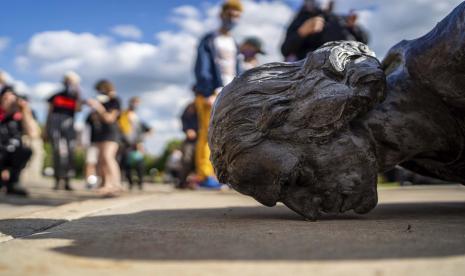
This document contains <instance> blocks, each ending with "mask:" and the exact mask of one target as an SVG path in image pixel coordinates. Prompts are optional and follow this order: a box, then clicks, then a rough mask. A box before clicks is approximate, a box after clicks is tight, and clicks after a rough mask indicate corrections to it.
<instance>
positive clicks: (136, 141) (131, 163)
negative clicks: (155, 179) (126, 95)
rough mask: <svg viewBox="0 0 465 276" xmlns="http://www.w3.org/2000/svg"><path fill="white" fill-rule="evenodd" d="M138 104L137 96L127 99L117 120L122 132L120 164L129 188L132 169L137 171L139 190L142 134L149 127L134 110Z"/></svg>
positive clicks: (142, 166)
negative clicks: (126, 104) (127, 102)
mask: <svg viewBox="0 0 465 276" xmlns="http://www.w3.org/2000/svg"><path fill="white" fill-rule="evenodd" d="M139 105H140V99H139V97H132V98H131V99H129V106H128V109H126V110H125V111H123V112H122V113H121V116H120V118H119V120H118V124H119V128H120V131H121V134H122V149H121V150H120V152H121V155H122V158H121V166H122V168H123V171H124V174H125V176H126V179H127V180H128V182H129V189H131V190H132V187H133V185H134V179H133V176H132V171H133V169H134V170H135V171H136V173H137V185H138V186H139V190H142V188H143V186H142V185H143V181H144V169H145V168H144V144H143V142H144V136H145V134H147V133H149V132H150V130H151V128H150V127H149V126H148V125H146V124H145V123H143V122H142V121H141V120H140V118H139V115H137V113H136V110H137V108H138V106H139Z"/></svg>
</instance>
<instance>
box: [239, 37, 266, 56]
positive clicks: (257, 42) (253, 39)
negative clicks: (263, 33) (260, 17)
mask: <svg viewBox="0 0 465 276" xmlns="http://www.w3.org/2000/svg"><path fill="white" fill-rule="evenodd" d="M243 44H250V45H252V46H254V47H255V48H257V49H258V53H260V54H262V55H266V52H265V51H264V50H263V43H262V41H261V40H260V39H259V38H258V37H255V36H252V37H248V38H246V39H245V40H244V43H243Z"/></svg>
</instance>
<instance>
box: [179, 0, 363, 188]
mask: <svg viewBox="0 0 465 276" xmlns="http://www.w3.org/2000/svg"><path fill="white" fill-rule="evenodd" d="M243 9H244V7H243V5H242V3H241V1H239V0H226V1H225V2H224V3H223V5H222V6H221V11H220V16H219V17H220V20H221V25H220V27H219V29H217V30H215V31H212V32H209V33H207V34H206V35H205V36H204V37H203V38H202V39H201V40H200V43H199V45H198V49H197V59H196V61H195V71H194V73H195V79H196V83H195V85H194V87H193V92H194V94H195V100H194V102H193V103H190V104H189V105H188V106H187V107H186V109H185V111H184V112H183V115H182V117H181V121H182V123H183V131H184V133H185V136H186V139H185V142H184V144H183V146H182V151H183V158H182V164H183V169H182V173H181V186H182V187H192V186H193V185H192V182H195V183H197V184H196V185H198V186H200V187H205V188H214V189H217V188H221V184H220V183H219V182H218V180H217V178H216V177H215V173H214V170H213V167H212V165H211V163H210V160H209V157H210V150H209V147H208V142H207V137H208V126H209V120H210V114H211V110H212V106H213V104H214V102H215V99H216V97H217V96H218V95H219V93H221V90H222V89H223V87H224V86H226V85H227V84H228V83H230V82H231V81H232V80H233V79H234V77H235V76H237V75H239V74H240V73H241V72H243V71H245V70H249V69H252V68H254V67H256V66H258V65H259V62H258V59H257V55H258V54H264V51H263V49H262V43H261V41H260V40H259V39H258V38H255V37H250V38H248V39H246V40H245V41H244V43H242V45H240V46H238V44H237V43H236V40H235V39H234V36H233V34H232V32H231V31H232V30H233V29H234V27H235V26H237V24H238V23H239V20H240V18H241V15H242V12H243ZM335 40H357V41H361V42H364V43H367V42H368V37H367V34H366V32H364V31H363V30H362V28H361V27H360V26H359V25H358V24H357V14H356V13H355V12H351V13H350V14H349V15H346V16H341V15H336V14H335V13H334V2H333V1H329V2H328V4H327V6H325V7H322V6H321V5H320V4H318V1H316V0H305V1H304V3H303V6H302V8H301V9H300V11H299V12H298V14H297V16H296V17H295V18H294V20H293V21H292V23H291V24H290V26H289V28H288V30H287V32H286V37H285V40H284V42H283V44H282V48H281V51H282V54H283V56H284V60H286V61H296V60H300V59H303V58H305V57H306V55H307V54H308V53H309V52H311V51H314V50H316V49H317V48H318V47H320V46H322V45H323V44H324V43H326V42H330V41H335ZM194 172H195V176H196V177H195V178H189V175H192V174H194ZM191 179H195V181H192V180H191ZM194 186H195V185H194Z"/></svg>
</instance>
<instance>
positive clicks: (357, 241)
mask: <svg viewBox="0 0 465 276" xmlns="http://www.w3.org/2000/svg"><path fill="white" fill-rule="evenodd" d="M77 187H78V188H80V187H79V186H77ZM29 188H30V190H31V192H32V198H31V199H20V198H6V197H5V196H1V197H0V252H1V253H0V254H1V258H0V275H102V274H103V273H108V275H465V187H464V186H459V185H450V186H415V187H404V188H381V189H380V191H379V197H380V204H379V206H378V207H377V208H376V209H375V210H374V211H372V212H371V213H369V214H367V215H356V214H354V213H347V214H343V215H337V216H334V215H333V216H324V217H323V218H322V219H321V220H319V221H317V222H309V221H305V220H303V219H302V218H301V217H299V216H298V215H296V214H294V213H293V212H292V211H290V210H288V209H287V208H286V207H284V206H276V207H274V208H268V207H263V206H260V205H259V204H257V203H256V202H255V201H254V200H252V199H250V198H248V197H245V196H242V195H239V194H237V193H236V192H234V191H226V192H225V191H221V192H220V191H218V192H216V191H215V192H212V191H177V190H174V189H172V188H171V187H170V186H168V185H148V187H147V189H146V191H145V192H133V193H128V194H127V195H125V196H123V197H119V198H112V199H99V198H97V197H96V196H95V195H94V194H93V193H92V192H91V191H76V192H72V193H67V192H64V191H63V192H61V191H60V192H54V191H51V186H50V185H49V184H48V183H46V182H38V183H36V184H34V185H30V186H29ZM79 190H81V189H79Z"/></svg>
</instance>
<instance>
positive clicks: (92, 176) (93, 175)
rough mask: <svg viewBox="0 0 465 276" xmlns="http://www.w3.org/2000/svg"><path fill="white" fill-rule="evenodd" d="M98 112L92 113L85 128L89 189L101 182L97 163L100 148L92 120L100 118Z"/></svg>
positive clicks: (87, 185)
mask: <svg viewBox="0 0 465 276" xmlns="http://www.w3.org/2000/svg"><path fill="white" fill-rule="evenodd" d="M92 117H97V114H96V113H95V112H92V113H90V114H89V115H88V116H87V118H86V124H85V128H84V133H85V134H86V135H83V136H85V141H83V144H84V145H85V148H86V160H85V169H84V173H85V177H86V187H87V188H88V189H93V188H95V187H97V185H98V182H99V175H101V174H99V172H98V170H97V163H98V148H97V144H96V143H97V141H96V138H95V133H93V132H92V121H94V120H98V119H97V118H92Z"/></svg>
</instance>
